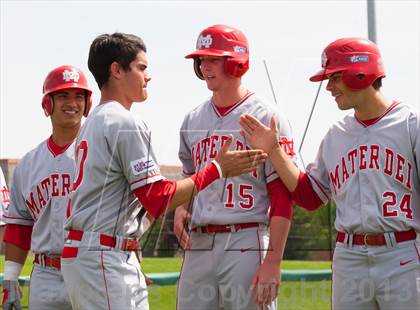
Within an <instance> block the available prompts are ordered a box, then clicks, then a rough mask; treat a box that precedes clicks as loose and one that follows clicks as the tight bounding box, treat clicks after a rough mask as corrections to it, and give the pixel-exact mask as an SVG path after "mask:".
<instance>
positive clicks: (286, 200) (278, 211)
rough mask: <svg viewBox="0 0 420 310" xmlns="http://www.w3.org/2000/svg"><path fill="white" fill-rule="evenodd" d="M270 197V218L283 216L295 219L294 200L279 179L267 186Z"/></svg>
mask: <svg viewBox="0 0 420 310" xmlns="http://www.w3.org/2000/svg"><path fill="white" fill-rule="evenodd" d="M267 190H268V195H269V197H270V212H269V216H270V217H273V216H281V217H285V218H287V219H289V220H290V219H291V218H292V217H293V199H292V196H291V194H290V192H289V191H288V190H287V188H286V186H285V185H284V183H283V182H282V180H280V178H277V179H275V180H273V181H271V182H270V183H268V184H267Z"/></svg>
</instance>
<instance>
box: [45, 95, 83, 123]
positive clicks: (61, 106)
mask: <svg viewBox="0 0 420 310" xmlns="http://www.w3.org/2000/svg"><path fill="white" fill-rule="evenodd" d="M85 96H86V94H85V91H84V90H82V89H64V90H60V91H57V92H55V93H53V94H52V97H53V102H54V103H53V104H54V107H53V113H52V114H51V120H52V122H53V126H55V125H57V126H60V127H64V128H72V127H75V126H80V123H81V120H82V116H83V112H84V109H85V104H86V97H85Z"/></svg>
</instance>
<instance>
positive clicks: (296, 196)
mask: <svg viewBox="0 0 420 310" xmlns="http://www.w3.org/2000/svg"><path fill="white" fill-rule="evenodd" d="M292 198H293V200H294V201H295V202H296V203H297V204H298V205H299V206H301V207H302V208H304V209H306V210H309V211H314V210H316V209H318V208H319V207H320V206H322V205H323V203H322V200H321V199H320V198H319V196H318V194H317V193H316V192H315V191H314V189H313V187H312V183H311V180H310V179H309V176H308V175H307V174H306V173H304V172H302V171H301V172H300V174H299V180H298V185H297V186H296V189H295V190H294V192H293V193H292Z"/></svg>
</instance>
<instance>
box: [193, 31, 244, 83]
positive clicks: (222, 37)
mask: <svg viewBox="0 0 420 310" xmlns="http://www.w3.org/2000/svg"><path fill="white" fill-rule="evenodd" d="M200 56H216V57H226V58H227V59H226V62H225V72H226V73H228V74H230V75H233V76H236V77H241V76H242V75H244V74H245V72H246V71H248V68H249V50H248V40H247V39H246V37H245V35H244V34H243V33H242V31H240V30H238V29H236V28H233V27H230V26H226V25H214V26H211V27H208V28H206V29H204V30H203V31H201V33H200V35H199V36H198V39H197V50H196V51H195V52H193V53H191V54H188V55H187V56H185V58H193V59H194V71H195V74H196V75H197V76H198V77H199V78H200V79H202V80H204V77H203V73H202V72H201V69H200V64H201V62H200V59H199V57H200Z"/></svg>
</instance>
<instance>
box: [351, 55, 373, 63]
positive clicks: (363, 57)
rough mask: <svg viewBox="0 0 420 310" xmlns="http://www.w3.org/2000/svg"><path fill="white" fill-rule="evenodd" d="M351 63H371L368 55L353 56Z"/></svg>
mask: <svg viewBox="0 0 420 310" xmlns="http://www.w3.org/2000/svg"><path fill="white" fill-rule="evenodd" d="M350 62H352V63H355V62H369V56H368V55H353V56H351V57H350Z"/></svg>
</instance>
